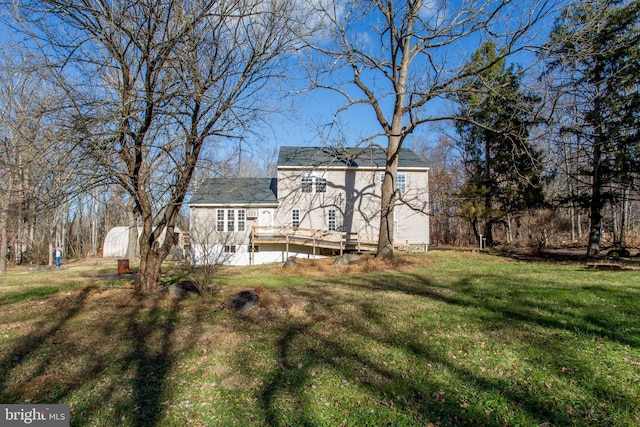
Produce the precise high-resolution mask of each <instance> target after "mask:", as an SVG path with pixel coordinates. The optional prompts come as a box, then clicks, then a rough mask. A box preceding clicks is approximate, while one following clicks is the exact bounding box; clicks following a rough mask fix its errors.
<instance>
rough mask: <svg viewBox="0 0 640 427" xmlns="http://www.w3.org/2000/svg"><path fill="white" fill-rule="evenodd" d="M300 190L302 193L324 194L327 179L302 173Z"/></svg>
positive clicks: (309, 173)
mask: <svg viewBox="0 0 640 427" xmlns="http://www.w3.org/2000/svg"><path fill="white" fill-rule="evenodd" d="M300 188H301V190H302V192H303V193H326V192H327V178H325V177H324V176H323V175H318V174H313V173H311V172H303V173H302V175H301V186H300Z"/></svg>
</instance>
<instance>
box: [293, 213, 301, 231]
mask: <svg viewBox="0 0 640 427" xmlns="http://www.w3.org/2000/svg"><path fill="white" fill-rule="evenodd" d="M291 226H292V227H296V228H297V227H300V209H294V210H292V211H291Z"/></svg>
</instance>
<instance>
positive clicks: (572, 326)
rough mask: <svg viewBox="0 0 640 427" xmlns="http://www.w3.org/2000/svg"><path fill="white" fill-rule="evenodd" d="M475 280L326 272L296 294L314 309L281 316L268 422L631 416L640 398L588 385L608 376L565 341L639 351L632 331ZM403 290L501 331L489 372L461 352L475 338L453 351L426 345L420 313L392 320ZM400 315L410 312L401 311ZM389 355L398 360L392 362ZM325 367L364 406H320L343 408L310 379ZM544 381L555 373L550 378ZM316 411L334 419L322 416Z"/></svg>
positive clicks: (264, 402)
mask: <svg viewBox="0 0 640 427" xmlns="http://www.w3.org/2000/svg"><path fill="white" fill-rule="evenodd" d="M476 279H477V277H464V278H462V279H460V280H459V281H458V283H456V284H454V285H451V286H447V287H444V286H439V285H437V284H435V283H433V282H432V281H430V280H429V279H427V278H425V277H424V276H422V275H420V274H402V275H400V276H398V277H395V278H394V279H393V280H389V279H383V280H378V279H371V278H364V279H362V280H355V281H354V279H353V278H349V279H346V280H344V281H341V279H339V278H333V277H332V278H331V279H330V280H329V279H327V280H325V282H326V286H325V285H320V286H312V287H307V288H295V289H291V292H292V293H293V294H295V295H297V296H299V297H300V298H301V299H303V300H305V301H310V302H311V305H310V306H309V307H308V309H307V312H308V313H309V316H308V317H306V318H297V319H296V318H290V319H287V320H286V321H283V322H280V323H279V324H278V326H277V328H276V332H277V339H276V346H277V364H278V365H279V368H277V369H275V370H274V371H272V372H270V373H268V374H267V376H266V378H265V381H264V387H263V388H262V389H261V391H260V392H259V394H258V396H257V398H258V401H259V402H260V405H261V409H262V411H263V413H264V416H265V418H266V420H267V421H268V422H269V423H270V424H271V425H283V426H284V425H308V426H311V425H318V424H329V425H342V424H346V425H354V423H356V424H367V423H368V424H371V425H374V424H375V425H384V424H388V425H425V424H428V423H434V424H436V423H441V424H442V425H508V424H525V425H541V424H544V423H552V424H557V425H569V424H571V425H601V424H602V423H605V424H606V423H611V422H612V421H611V420H612V418H610V417H611V416H612V413H613V412H617V411H619V412H625V411H627V410H629V409H630V408H631V409H632V410H634V411H635V409H633V408H635V407H637V395H634V394H633V393H631V394H630V393H629V390H628V389H626V388H624V387H622V386H620V385H619V384H608V383H607V382H606V381H605V378H602V381H594V378H596V377H598V376H600V377H603V375H602V374H601V373H598V372H595V370H596V368H595V367H594V366H595V365H594V364H593V363H592V362H593V361H592V360H590V359H589V358H588V357H586V358H585V357H584V356H583V355H582V354H580V352H581V348H580V346H576V345H575V344H574V343H573V342H568V341H567V340H575V339H581V335H585V334H588V335H589V337H594V338H596V339H601V340H613V341H614V342H617V343H618V344H620V345H622V346H630V347H633V348H636V349H637V347H638V341H637V340H638V338H639V337H638V336H637V335H634V334H633V333H630V332H627V333H623V332H620V333H615V332H614V333H613V334H611V333H607V331H606V330H605V329H607V328H612V329H615V328H616V326H618V325H617V324H616V321H615V320H608V319H607V317H606V313H599V315H598V320H599V323H598V322H594V321H593V320H590V319H589V316H590V314H589V313H593V311H592V310H591V309H592V308H593V307H591V306H590V305H589V304H588V305H587V307H586V308H585V307H584V304H583V303H578V302H576V303H575V307H566V308H565V309H563V308H562V307H559V306H558V305H557V304H554V303H552V302H549V303H545V301H544V298H543V299H542V300H541V301H538V302H537V305H536V306H535V307H530V306H528V305H527V304H526V303H524V302H525V298H526V292H524V293H523V294H521V295H519V296H518V295H516V296H515V297H513V296H510V295H507V294H505V293H503V292H495V293H492V292H489V293H486V292H483V291H482V290H478V289H476V288H475V287H474V286H473V283H474V282H475V281H476ZM495 279H497V280H504V278H501V277H499V276H496V277H495ZM335 285H337V286H339V287H338V288H335V287H334V286H335ZM340 286H341V287H340ZM327 287H330V288H331V290H329V291H328V290H327ZM336 289H339V290H340V291H338V292H335V290H336ZM345 290H347V291H346V292H345ZM348 290H351V291H348ZM398 293H400V294H403V295H405V296H408V297H410V298H409V299H408V301H409V302H410V301H411V300H412V299H413V300H415V302H416V303H417V304H418V305H419V304H426V306H432V305H433V304H436V305H439V306H441V308H442V309H444V310H447V307H448V309H450V310H452V311H454V312H456V313H457V314H456V316H458V321H460V322H461V323H464V322H465V320H467V321H469V322H470V323H472V324H473V325H474V327H476V328H480V332H481V333H483V334H486V335H487V336H492V334H498V336H496V339H495V343H491V344H490V345H495V348H494V349H486V353H484V354H486V355H487V361H486V365H485V366H483V364H482V363H481V362H478V361H477V360H474V361H473V363H470V361H469V360H467V359H468V358H470V356H469V357H468V358H467V359H465V355H464V353H465V352H466V351H467V350H469V351H474V349H471V348H467V349H465V347H473V346H480V345H481V344H480V343H478V342H473V341H471V342H469V341H466V342H465V339H466V340H468V339H469V338H465V337H464V336H462V337H461V338H453V339H450V338H446V337H441V338H439V339H442V340H450V341H451V342H454V341H455V340H456V339H459V340H460V341H461V343H460V351H461V354H462V355H459V354H457V353H454V352H452V350H451V348H450V347H447V346H443V345H439V344H440V343H438V342H434V341H433V340H430V339H428V337H426V336H425V333H424V332H425V331H421V330H419V327H420V326H421V325H422V324H421V322H420V319H419V317H420V316H422V315H427V314H424V313H416V316H417V317H418V319H415V320H411V319H412V318H411V317H409V318H407V317H403V316H402V315H398V316H396V314H394V312H396V311H398V310H401V309H402V306H401V304H400V305H398V303H397V302H396V301H397V299H396V295H397V294H398ZM568 301H570V298H569V299H568ZM387 302H388V303H387ZM406 310H407V311H408V312H411V311H412V310H416V309H415V307H411V306H408V307H406ZM580 310H582V311H580ZM576 313H582V316H579V315H578V316H577V315H576ZM400 317H401V318H402V319H401V320H398V322H399V323H398V324H394V322H395V321H396V318H400ZM407 319H409V320H407ZM635 320H636V321H637V320H638V319H637V318H636V319H635ZM428 328H431V329H429V330H426V333H427V334H429V333H434V334H437V333H438V331H437V329H435V328H434V326H433V325H430V326H428ZM482 345H484V343H482ZM503 345H504V346H505V348H507V349H508V350H507V351H509V352H512V355H511V356H510V358H511V359H513V364H514V366H515V367H513V368H512V369H513V372H505V373H500V372H498V373H497V374H494V373H493V370H495V369H497V368H496V367H495V366H491V363H494V362H492V361H491V357H490V354H491V353H492V352H500V351H503V350H501V348H502V346H503ZM483 351H485V350H483ZM480 354H482V353H480ZM474 357H476V356H474ZM396 359H402V360H403V361H404V363H399V364H397V365H396V364H395V360H396ZM498 363H505V364H508V363H509V361H504V360H503V359H500V362H498ZM400 366H402V368H400ZM485 370H486V372H485ZM322 371H327V372H330V374H329V375H332V376H334V377H336V378H340V379H341V380H342V381H343V382H344V389H345V391H344V393H345V395H348V396H349V397H348V398H347V400H350V401H352V402H353V395H354V394H355V395H360V396H361V397H359V398H357V399H361V400H362V402H361V403H362V408H365V409H363V410H362V411H361V412H359V409H358V408H356V407H350V408H345V411H343V412H342V413H340V411H338V410H326V409H325V408H333V407H340V405H341V404H344V402H341V400H340V393H341V390H342V389H343V386H340V387H338V388H335V387H334V388H333V391H332V393H334V395H333V396H328V395H327V394H326V391H318V392H316V391H315V382H316V380H315V377H316V376H317V375H319V372H322ZM435 372H437V375H434V373H435ZM545 378H551V383H548V384H547V383H546V382H545V381H546V380H545ZM637 380H639V378H636V381H637ZM334 381H338V380H334ZM632 381H633V380H632ZM563 385H564V386H567V387H571V388H572V389H574V393H576V395H575V396H573V397H569V398H568V399H569V400H571V399H573V401H570V402H567V399H566V398H564V397H557V396H556V394H562V393H563V392H564V391H565V390H560V389H557V387H563ZM346 389H350V390H346ZM323 393H325V394H323ZM357 399H356V400H357ZM563 399H564V400H563ZM319 406H321V407H322V409H318V407H319ZM319 413H323V415H322V416H323V417H326V416H327V415H326V413H330V414H331V417H335V418H332V419H330V420H326V418H323V419H319V418H318V415H317V414H319ZM314 414H315V415H314ZM623 416H624V415H623ZM636 416H637V414H636Z"/></svg>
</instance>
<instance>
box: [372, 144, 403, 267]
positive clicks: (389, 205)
mask: <svg viewBox="0 0 640 427" xmlns="http://www.w3.org/2000/svg"><path fill="white" fill-rule="evenodd" d="M399 147H400V138H399V137H389V148H388V149H387V163H386V167H385V172H384V181H382V200H381V206H380V232H379V234H378V249H377V254H376V256H377V257H379V258H383V259H388V258H393V257H394V254H393V231H394V230H393V210H394V207H395V201H396V179H397V176H398V154H399V150H400V148H399Z"/></svg>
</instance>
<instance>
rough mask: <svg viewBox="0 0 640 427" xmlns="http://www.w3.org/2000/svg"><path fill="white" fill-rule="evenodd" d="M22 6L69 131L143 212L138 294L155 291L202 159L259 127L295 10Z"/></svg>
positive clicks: (145, 0)
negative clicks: (54, 79)
mask: <svg viewBox="0 0 640 427" xmlns="http://www.w3.org/2000/svg"><path fill="white" fill-rule="evenodd" d="M20 3H21V6H22V7H21V8H20V9H19V11H20V12H21V13H22V15H21V19H22V20H23V22H25V23H28V24H29V28H31V29H32V33H33V35H34V36H35V37H37V39H38V41H39V43H40V45H41V46H43V52H44V53H46V54H47V57H48V58H49V59H50V61H51V62H52V65H53V66H56V67H57V69H58V70H59V72H60V74H61V76H63V77H64V79H65V81H66V82H68V83H67V90H68V92H69V93H70V94H72V95H73V96H72V100H73V102H72V103H70V105H69V107H70V108H69V110H68V111H69V112H70V118H71V120H70V123H71V125H72V126H73V129H75V130H76V131H77V132H78V135H79V136H80V137H81V138H82V142H83V148H84V152H85V153H88V154H90V155H91V157H92V158H93V159H94V162H95V168H94V170H95V171H98V172H99V175H100V176H104V177H107V178H110V179H112V180H113V181H115V182H116V183H118V184H119V185H121V186H122V187H123V188H124V189H125V190H126V191H127V192H128V193H129V194H130V196H131V197H132V198H133V200H134V201H135V209H136V213H137V214H138V215H139V217H140V218H141V221H142V233H141V236H140V240H139V242H140V269H139V273H138V276H137V282H136V288H137V290H138V291H141V292H152V291H154V290H156V289H157V282H158V274H159V271H160V265H161V263H162V261H163V260H164V259H165V257H166V256H167V255H168V254H169V251H170V249H171V247H172V246H173V245H174V244H175V234H174V228H175V225H176V221H177V219H178V216H179V211H180V208H181V206H182V203H183V201H184V198H185V195H186V194H187V191H188V188H189V185H190V182H191V178H192V176H193V174H194V170H195V168H196V165H197V163H198V160H199V158H200V155H201V153H202V151H203V149H205V147H206V146H207V145H209V144H212V143H213V142H215V141H219V142H220V141H222V140H224V139H225V138H229V137H233V136H235V135H238V134H239V132H240V131H241V130H242V129H243V128H245V127H246V126H248V124H249V123H251V121H252V120H254V119H256V118H259V117H260V95H259V93H260V91H261V90H262V89H264V88H265V86H266V85H267V83H268V81H269V79H270V78H271V77H274V76H275V74H276V73H277V70H278V66H279V65H280V64H279V59H280V55H281V54H282V53H283V52H284V51H285V50H286V49H287V47H288V45H289V43H290V42H291V37H290V36H289V34H290V33H289V27H290V23H289V17H288V16H289V15H288V14H289V12H288V11H289V10H292V8H291V7H289V6H288V5H287V4H286V0H284V1H282V2H263V1H259V0H246V1H240V2H238V1H227V0H222V1H209V0H201V1H195V2H189V3H185V2H181V1H159V0H142V1H138V2H134V3H131V2H128V1H124V0H116V1H113V2H108V3H104V2H101V1H98V0H84V1H81V0H78V1H76V0H49V1H46V0H45V1H29V0H25V1H22V2H20ZM43 16H44V19H42V18H43ZM165 232H166V236H167V237H166V238H165V239H164V242H163V243H161V240H160V236H161V235H162V234H163V233H165Z"/></svg>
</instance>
